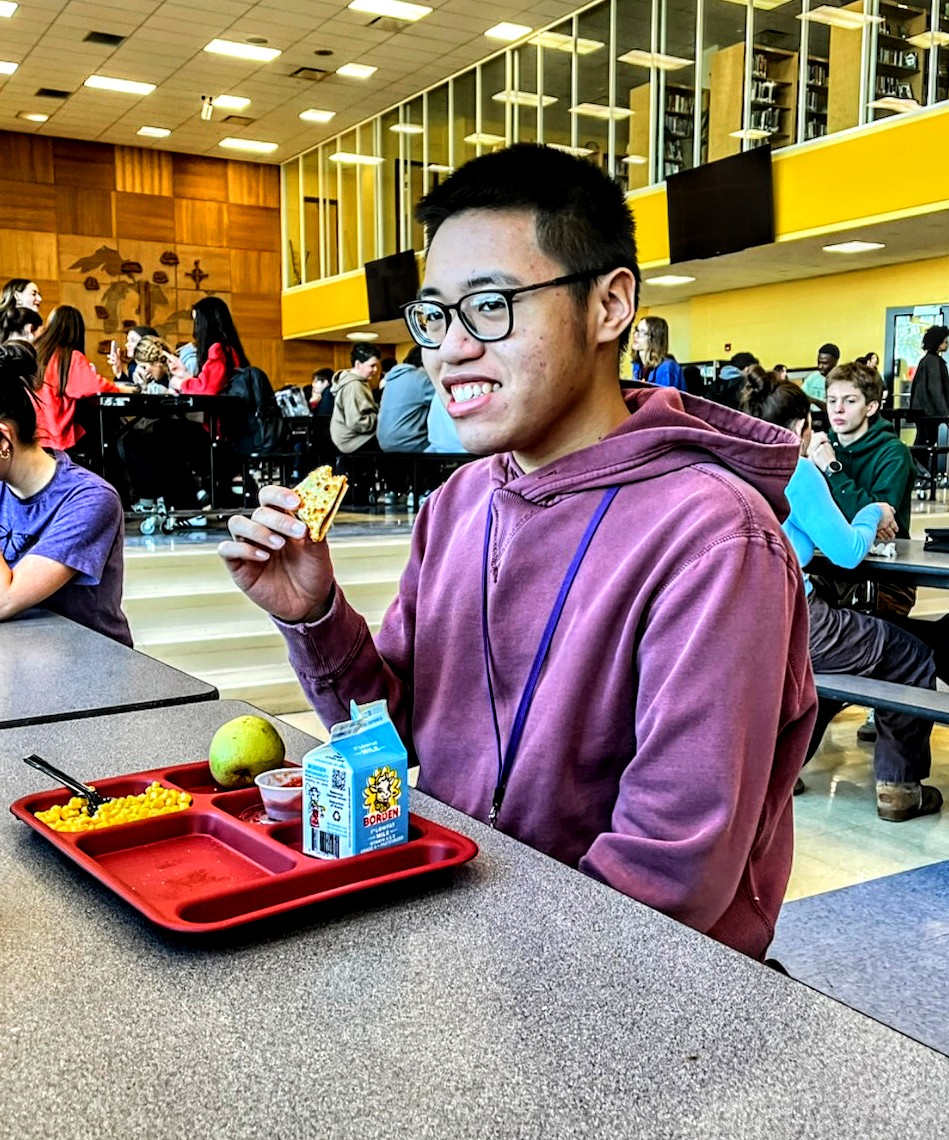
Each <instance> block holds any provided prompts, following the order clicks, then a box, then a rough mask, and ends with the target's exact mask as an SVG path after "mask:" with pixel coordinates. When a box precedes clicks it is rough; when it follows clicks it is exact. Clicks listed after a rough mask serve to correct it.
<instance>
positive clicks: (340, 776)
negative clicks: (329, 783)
mask: <svg viewBox="0 0 949 1140" xmlns="http://www.w3.org/2000/svg"><path fill="white" fill-rule="evenodd" d="M333 787H334V788H335V789H336V790H337V791H342V790H343V788H345V787H346V773H345V772H344V771H343V770H342V769H341V768H337V769H336V770H335V771H334V772H333Z"/></svg>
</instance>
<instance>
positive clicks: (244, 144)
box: [217, 138, 279, 154]
mask: <svg viewBox="0 0 949 1140" xmlns="http://www.w3.org/2000/svg"><path fill="white" fill-rule="evenodd" d="M217 145H218V146H223V147H224V149H225V150H247V151H250V152H251V153H252V154H270V152H271V151H274V150H276V149H277V147H278V146H279V143H275V142H259V141H258V140H257V139H235V138H227V139H221V141H220V142H219V143H218V144H217Z"/></svg>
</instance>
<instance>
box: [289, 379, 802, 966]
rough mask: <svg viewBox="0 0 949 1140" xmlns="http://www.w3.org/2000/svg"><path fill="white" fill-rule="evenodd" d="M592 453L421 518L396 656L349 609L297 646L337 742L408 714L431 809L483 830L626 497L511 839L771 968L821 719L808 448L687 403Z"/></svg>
mask: <svg viewBox="0 0 949 1140" xmlns="http://www.w3.org/2000/svg"><path fill="white" fill-rule="evenodd" d="M628 402H629V404H630V410H631V412H632V414H631V415H630V417H629V419H628V420H627V421H626V422H625V423H624V424H622V425H621V426H620V427H619V428H617V429H616V431H614V432H613V433H611V434H610V435H609V436H607V437H606V438H605V439H603V440H601V441H600V442H599V443H597V444H594V445H593V446H591V447H587V448H584V449H583V450H581V451H577V452H574V453H572V454H570V455H567V456H564V457H563V458H561V459H558V460H555V461H554V462H553V463H551V464H549V465H548V466H546V467H544V468H541V469H540V470H537V471H533V472H531V473H529V474H524V473H523V472H521V471H520V469H519V468H518V466H517V464H516V463H515V462H514V460H513V459H512V457H511V456H510V455H498V456H493V457H490V458H487V459H484V460H481V461H480V462H476V463H472V464H469V465H467V466H465V467H463V468H461V469H460V470H459V471H457V472H456V473H455V474H454V475H453V476H452V477H451V479H450V480H449V481H448V482H447V483H446V484H445V485H444V486H443V487H441V488H440V489H439V490H438V491H437V492H436V493H435V494H434V495H433V496H432V497H431V499H430V500H429V501H428V503H427V504H426V505H425V507H424V508H423V510H422V511H421V512H420V514H419V517H418V520H417V522H416V524H415V530H414V533H413V538H412V552H411V557H410V560H409V564H408V566H407V567H406V570H405V572H404V574H403V576H402V581H401V585H400V590H399V596H398V598H397V599H396V600H395V602H393V604H392V606H391V607H390V609H389V611H388V613H387V614H386V616H385V619H384V621H383V624H382V628H381V629H380V631H379V634H378V635H377V636H376V638H375V643H373V639H372V637H371V635H370V634H369V631H368V628H367V626H366V624H365V622H364V620H363V619H362V618H361V617H360V616H359V615H358V614H356V613H355V611H354V610H352V608H351V607H350V606H349V605H348V603H347V602H346V600H345V598H344V596H343V594H342V591H341V590H339V589H337V591H336V594H335V599H334V602H333V605H332V609H331V610H330V613H329V614H328V615H327V616H326V617H325V618H323V620H322V621H319V622H316V623H314V624H312V625H298V626H290V627H286V626H284V627H282V628H283V629H284V632H285V636H286V638H287V642H288V645H289V648H290V658H291V662H292V664H293V666H294V668H295V670H296V672H297V674H298V676H299V677H300V680H301V682H302V684H303V686H304V689H305V690H306V692H307V695H308V696H309V697H310V699H311V700H312V702H313V705H314V708H315V709H316V711H317V712H318V713H319V714H320V716H321V717H322V718H323V720H324V722H325V723H326V724H328V725H329V724H332V723H335V722H336V721H340V720H345V719H347V717H348V715H349V713H348V708H349V701H350V699H354V700H356V701H359V702H364V701H369V700H374V699H377V698H379V697H386V698H387V699H388V701H389V708H390V711H391V713H392V715H393V718H394V720H395V721H396V724H397V725H398V727H399V729H400V731H401V732H402V734H403V738H404V739H405V740H406V742H407V744H408V746H409V748H410V751H414V752H415V754H416V756H417V758H418V760H419V762H420V764H421V773H420V778H419V788H420V789H421V790H423V791H425V792H427V793H428V794H430V795H433V796H435V797H436V798H438V799H440V800H443V801H444V802H445V803H448V804H451V805H452V806H453V807H456V808H458V809H460V810H461V811H463V812H467V813H468V814H469V815H472V816H474V817H476V818H478V819H481V820H486V819H487V818H488V814H489V811H490V807H491V801H492V793H493V792H494V789H495V786H496V784H497V782H498V747H497V744H496V740H495V732H494V726H493V719H492V713H491V704H490V698H489V693H488V687H487V682H486V670H485V659H484V645H483V635H482V556H483V546H484V540H485V538H484V536H485V523H486V515H487V511H488V504H489V501H490V500H491V496H492V492H493V508H492V511H493V519H492V529H491V537H490V544H489V553H488V575H487V583H488V589H487V625H488V632H489V643H490V652H491V661H492V679H493V684H494V698H495V705H496V709H497V718H498V726H499V732H500V738H501V745H502V748H503V747H504V746H505V745H506V743H507V741H508V739H509V737H510V734H511V726H512V723H513V720H514V715H515V710H516V708H517V705H518V701H519V699H520V696H521V693H522V691H523V689H524V686H525V682H526V679H527V677H528V674H529V672H530V668H531V664H532V661H533V659H534V654H535V651H536V648H537V646H538V643H539V642H540V639H541V636H542V632H543V630H544V627H545V624H546V622H547V618H548V614H549V612H550V609H551V605H552V602H553V599H554V597H555V596H556V594H557V592H558V590H559V589H560V586H561V583H562V581H563V578H564V574H565V572H566V570H567V567H568V565H569V563H570V561H571V557H572V555H573V553H574V550H575V549H576V548H577V545H578V543H579V541H580V538H581V536H582V534H583V532H584V530H585V529H586V527H587V524H588V522H589V520H590V519H591V517H592V515H593V513H594V511H595V510H596V508H597V506H598V504H599V503H600V501H601V497H602V494H603V489H604V488H606V487H611V486H618V487H619V492H618V494H617V495H616V498H615V499H614V500H613V502H612V503H611V505H610V506H609V508H608V510H607V511H606V514H605V515H604V517H603V520H602V522H601V523H600V526H599V528H598V529H597V531H596V533H595V535H594V537H593V540H592V542H591V544H590V546H589V549H588V551H587V553H586V556H585V557H584V559H583V561H582V563H581V564H580V568H579V571H578V573H577V576H576V579H575V581H574V583H573V586H572V589H571V590H570V593H569V595H568V597H567V601H566V605H565V608H564V611H563V616H562V619H561V621H560V624H559V626H558V627H557V631H556V634H555V636H554V639H553V641H552V643H551V647H550V653H549V656H548V658H547V661H546V664H545V665H544V668H543V672H542V673H541V676H540V681H539V684H538V687H537V690H536V696H535V699H534V701H533V705H532V706H531V708H530V712H529V715H528V717H527V720H526V726H525V730H524V735H523V739H522V743H521V746H520V750H519V752H518V755H517V759H516V762H515V764H514V766H513V769H512V771H511V774H510V778H509V781H508V785H507V791H506V795H505V798H504V801H503V804H502V807H501V810H500V813H499V816H498V821H497V826H498V827H499V828H500V829H501V830H502V831H505V832H507V833H508V834H509V835H513V836H515V837H516V838H518V839H520V840H522V841H523V842H524V843H528V844H530V845H531V846H532V847H536V848H538V849H539V850H541V851H545V852H547V853H548V854H549V855H552V856H553V857H554V858H556V859H559V860H562V861H563V862H564V863H567V864H569V865H570V866H573V867H578V868H579V869H580V870H581V871H583V872H585V873H586V874H588V875H591V876H593V877H595V878H597V879H600V880H602V881H603V882H605V883H608V884H609V885H610V886H612V887H615V888H616V889H617V890H619V891H623V892H624V893H626V894H628V895H631V896H632V897H633V898H636V899H639V900H641V901H642V902H644V903H646V904H648V905H649V906H651V907H655V908H656V909H657V910H660V911H663V912H664V913H666V914H668V915H671V916H672V917H673V918H675V919H678V920H679V921H681V922H684V923H687V924H688V925H689V926H692V927H694V928H695V929H697V930H701V931H704V932H705V933H707V934H709V935H711V937H713V938H716V939H718V940H719V941H721V942H724V943H726V944H728V945H729V946H733V947H735V948H736V949H737V950H741V951H743V952H744V953H746V954H750V955H751V956H753V957H761V956H763V954H764V952H765V950H766V949H767V947H768V944H769V943H770V941H771V938H772V935H773V932H774V923H775V920H776V918H777V914H778V910H779V908H780V906H781V901H782V898H783V895H784V891H785V887H786V885H787V880H788V875H789V873H790V868H791V855H792V847H793V820H792V810H791V791H792V788H793V785H794V781H795V778H796V777H797V775H798V774H799V772H800V770H801V765H802V763H803V760H804V755H805V751H806V748H807V744H808V741H809V739H810V735H811V729H812V726H813V723H814V718H815V714H816V696H815V692H814V684H813V678H812V675H811V667H810V661H809V658H808V649H807V634H808V622H807V606H806V603H805V599H804V591H803V588H802V582H801V572H800V569H799V567H798V563H797V559H796V558H795V556H794V552H793V550H792V548H791V546H790V544H789V543H788V541H787V539H786V538H785V536H784V534H783V533H782V530H781V527H780V524H779V520H780V519H783V518H784V517H785V515H786V514H787V504H786V501H785V498H784V487H785V485H786V483H787V481H788V479H789V478H790V476H791V474H792V472H793V471H794V467H795V463H796V460H797V454H798V443H797V440H795V439H794V438H793V437H792V436H791V435H790V434H789V433H788V432H785V431H783V430H782V429H780V428H776V427H773V426H772V425H770V424H766V423H763V422H762V421H760V420H755V419H752V418H750V417H748V416H744V415H742V414H741V413H738V412H733V411H731V410H730V409H727V408H723V407H719V406H718V405H715V404H711V403H709V402H707V401H705V400H700V399H696V398H693V397H691V396H687V395H685V394H682V393H679V392H677V391H674V390H671V389H637V390H633V391H632V392H630V394H629V396H628Z"/></svg>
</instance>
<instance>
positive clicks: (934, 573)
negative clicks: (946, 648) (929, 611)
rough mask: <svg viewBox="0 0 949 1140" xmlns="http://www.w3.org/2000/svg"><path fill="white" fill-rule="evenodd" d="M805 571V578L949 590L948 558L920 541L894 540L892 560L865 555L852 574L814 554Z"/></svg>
mask: <svg viewBox="0 0 949 1140" xmlns="http://www.w3.org/2000/svg"><path fill="white" fill-rule="evenodd" d="M805 569H806V570H807V572H808V573H809V574H823V575H824V576H826V577H828V578H831V577H832V578H839V579H842V580H843V581H850V580H853V581H857V582H864V581H873V582H892V583H894V584H898V585H902V586H931V587H934V588H935V589H937V590H940V589H941V590H946V589H949V554H937V553H934V552H931V551H927V550H926V549H924V545H923V540H922V539H921V538H898V539H897V540H896V557H895V558H883V557H881V556H880V555H877V554H868V555H867V557H866V558H864V560H863V561H862V562H861V563H860V564H859V565H858V566H856V567H854V569H853V570H845V569H844V568H843V567H842V566H837V565H835V564H834V563H833V562H830V561H828V560H827V559H826V558H825V557H824V556H823V555H822V554H815V555H814V557H813V558H812V559H811V561H810V563H809V565H808V566H807V567H805Z"/></svg>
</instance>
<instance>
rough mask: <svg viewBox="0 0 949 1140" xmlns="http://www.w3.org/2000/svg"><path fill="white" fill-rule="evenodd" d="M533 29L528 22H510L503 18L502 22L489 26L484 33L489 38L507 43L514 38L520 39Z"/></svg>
mask: <svg viewBox="0 0 949 1140" xmlns="http://www.w3.org/2000/svg"><path fill="white" fill-rule="evenodd" d="M533 30H534V29H533V28H529V27H528V26H527V25H526V24H509V23H508V22H507V21H506V20H502V21H501V23H500V24H495V25H494V27H493V28H488V30H487V31H486V32H485V33H484V34H485V35H486V36H487V37H488V39H489V40H504V42H505V43H510V42H511V41H512V40H519V39H520V38H521V36H527V35H530V33H531V32H532V31H533Z"/></svg>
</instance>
